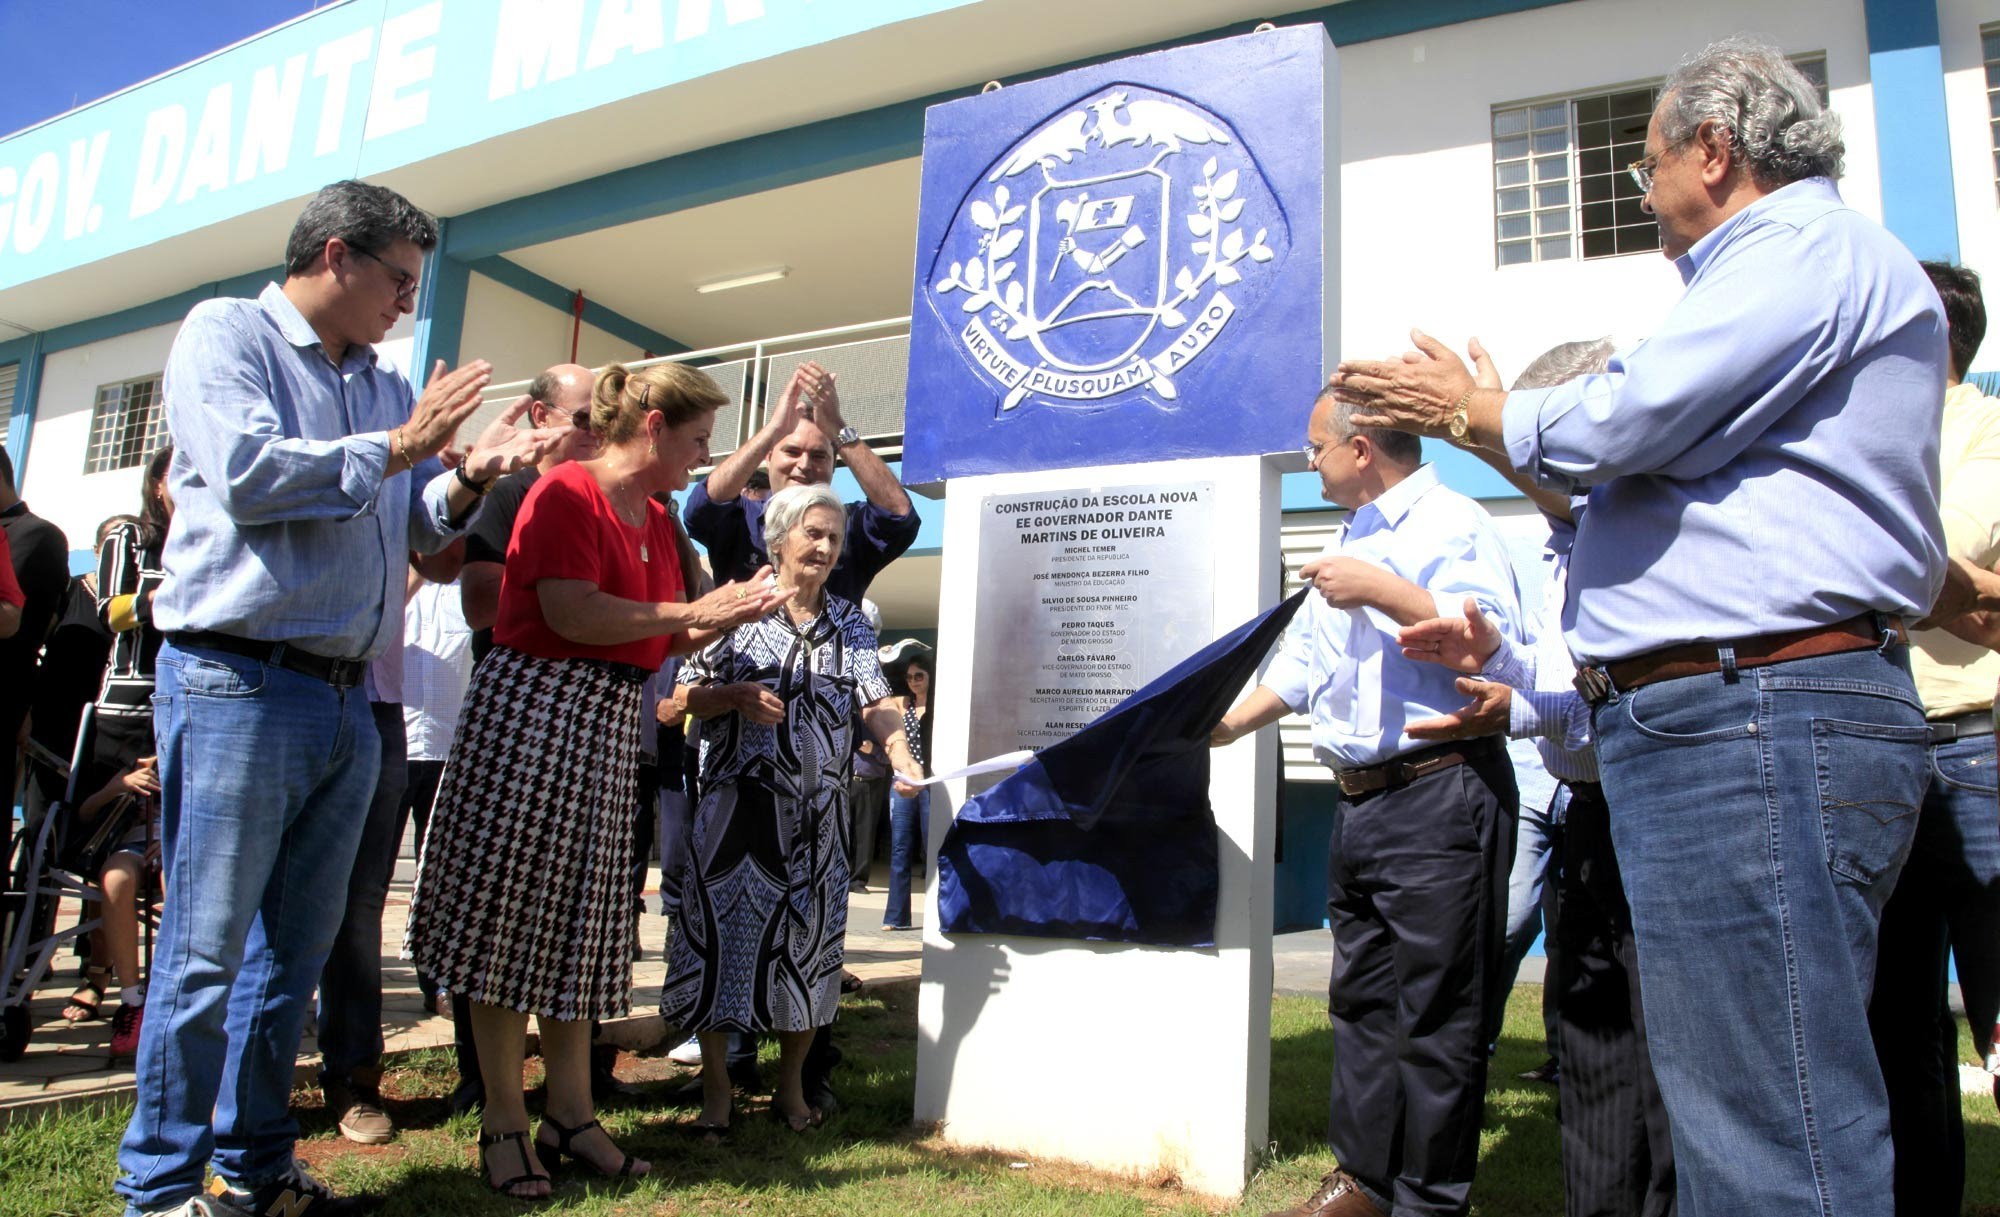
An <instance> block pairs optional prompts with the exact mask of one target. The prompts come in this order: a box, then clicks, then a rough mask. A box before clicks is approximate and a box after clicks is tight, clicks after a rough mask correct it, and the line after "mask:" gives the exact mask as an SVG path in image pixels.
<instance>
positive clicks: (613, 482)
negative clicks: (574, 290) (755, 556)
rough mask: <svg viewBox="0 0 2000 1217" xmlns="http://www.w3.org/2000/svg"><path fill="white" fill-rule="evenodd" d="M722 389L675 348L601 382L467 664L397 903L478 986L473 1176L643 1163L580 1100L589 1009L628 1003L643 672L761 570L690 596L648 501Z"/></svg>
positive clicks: (727, 615) (523, 1194) (450, 967)
mask: <svg viewBox="0 0 2000 1217" xmlns="http://www.w3.org/2000/svg"><path fill="white" fill-rule="evenodd" d="M725 400H727V399H726V398H725V396H724V395H723V393H722V391H721V390H720V389H718V388H716V386H715V383H714V382H713V381H711V380H709V379H708V377H707V376H705V375H703V374H702V373H700V372H697V371H695V370H693V369H691V368H686V367H682V366H679V365H673V364H669V365H663V366H660V367H654V368H648V369H646V370H644V371H641V372H634V373H627V371H626V369H624V368H622V367H618V366H613V367H611V368H609V369H607V370H606V371H605V372H604V374H603V375H602V376H601V377H600V378H599V380H598V382H597V388H596V391H595V395H594V401H593V404H592V409H591V413H590V418H589V423H590V427H591V430H593V431H595V432H596V433H597V434H598V436H599V438H600V439H601V440H602V442H603V452H602V455H601V456H600V457H599V458H598V459H596V460H593V461H588V462H578V461H573V462H570V463H568V464H565V465H560V466H558V467H557V468H555V469H553V470H550V471H548V472H546V473H544V474H543V475H542V476H541V478H540V479H539V480H537V481H536V483H535V485H534V488H533V489H531V490H530V491H529V492H528V497H527V499H526V500H525V501H524V502H523V503H522V505H521V513H520V517H519V519H518V520H517V522H516V523H515V526H514V536H513V539H512V541H511V542H510V543H509V545H508V550H507V567H506V572H507V573H506V578H505V581H504V582H503V584H502V585H501V591H500V612H499V618H498V620H497V621H496V622H495V623H494V628H493V637H494V642H495V647H494V649H493V651H492V652H491V653H489V654H488V655H487V656H486V658H485V660H484V661H483V662H481V664H480V665H479V668H478V669H477V670H476V671H475V672H474V673H473V675H472V685H471V688H470V690H469V691H468V693H467V697H466V704H465V711H464V714H463V717H462V719H461V721H460V724H459V731H458V736H457V738H456V739H454V740H453V742H452V749H451V757H450V759H449V760H448V761H447V762H446V767H445V775H444V780H443V783H442V785H441V786H440V788H439V791H438V799H437V805H436V807H435V809H434V810H433V811H432V813H431V823H430V830H429V832H428V834H427V835H426V837H425V841H424V853H423V859H422V861H421V862H420V863H419V866H418V871H417V888H416V894H415V895H414V897H413V898H412V902H411V908H410V924H409V938H408V948H409V954H410V956H411V957H412V958H413V959H414V960H415V961H416V964H417V967H418V969H419V970H421V971H423V972H427V973H429V974H430V975H432V976H435V977H437V978H438V980H439V981H440V982H441V983H442V984H443V985H444V986H445V987H446V988H448V989H450V990H451V991H452V992H453V993H459V994H463V995H465V996H466V997H467V998H469V999H471V1001H472V1031H473V1039H474V1041H475V1042H476V1044H477V1046H478V1049H479V1066H480V1073H481V1075H482V1076H483V1078H484V1080H485V1084H486V1107H485V1111H484V1114H483V1117H482V1120H481V1135H480V1138H479V1145H480V1149H481V1151H482V1156H483V1164H484V1167H485V1170H486V1181H487V1183H488V1185H489V1186H491V1187H492V1188H493V1189H494V1190H495V1191H500V1192H504V1193H505V1194H507V1195H510V1196H513V1197H516V1198H518V1199H537V1198H540V1197H543V1196H546V1195H548V1193H549V1181H548V1174H547V1172H546V1170H545V1169H543V1168H544V1167H545V1166H554V1165H555V1164H557V1163H558V1162H560V1160H561V1159H562V1158H563V1157H564V1156H565V1155H568V1156H573V1157H575V1158H577V1159H578V1160H579V1161H582V1162H585V1163H588V1164H589V1165H590V1166H592V1167H593V1168H595V1169H596V1170H598V1171H599V1172H601V1173H603V1174H607V1175H641V1174H645V1173H646V1172H647V1170H648V1169H649V1167H648V1166H647V1164H646V1163H644V1162H641V1161H638V1160H637V1159H634V1158H631V1157H629V1156H627V1155H626V1154H625V1153H624V1152H623V1151H621V1150H620V1149H619V1148H618V1147H617V1146H616V1145H614V1144H613V1143H612V1142H611V1139H610V1138H609V1137H608V1136H607V1135H606V1134H605V1132H604V1130H603V1128H602V1127H600V1126H599V1125H598V1124H597V1122H596V1119H595V1118H594V1116H593V1114H592V1103H591V1097H590V1076H589V1060H590V1023H589V1020H590V1019H592V1018H613V1017H617V1016H619V1015H622V1014H624V1013H625V1012H626V1011H627V1010H628V1009H629V1008H630V1005H631V1000H630V990H631V983H632V963H631V959H632V953H631V934H632V922H631V898H632V896H631V887H630V877H629V876H630V871H629V864H630V860H631V859H630V854H631V842H632V817H633V814H634V809H635V801H636V798H637V791H638V777H637V764H638V752H639V744H638V735H639V713H640V706H639V702H640V687H641V684H642V682H643V681H644V680H645V677H646V675H647V674H648V673H650V672H652V671H654V670H656V669H658V668H659V666H660V664H661V663H662V662H663V661H664V660H665V659H666V656H667V653H668V650H669V648H670V646H671V647H672V648H673V649H677V650H685V649H689V648H691V647H693V646H697V645H700V644H702V643H703V642H705V641H706V640H707V639H708V638H711V637H714V636H715V634H716V632H717V631H719V630H722V629H726V628H728V627H729V626H732V625H734V624H736V623H738V622H740V621H743V620H746V619H749V618H752V617H755V616H758V615H760V614H761V613H762V612H763V611H764V609H765V607H766V605H767V603H768V602H770V601H771V600H772V598H773V596H774V593H773V592H772V591H770V590H768V589H766V588H764V587H763V586H762V585H761V583H759V584H756V585H754V586H753V585H748V584H736V585H732V586H730V587H726V588H722V589H719V590H717V591H715V592H712V593H710V594H709V595H707V596H705V597H703V598H702V599H701V600H699V601H696V602H695V603H693V604H687V603H684V602H683V591H682V589H683V585H684V581H683V579H682V575H681V570H680V562H679V559H678V545H677V543H676V539H675V534H674V530H673V525H672V523H671V522H670V521H669V520H668V519H667V515H666V511H665V509H664V508H663V507H661V506H660V504H659V503H657V502H656V501H654V499H653V496H654V495H656V494H660V493H663V492H664V493H671V492H673V491H675V490H679V489H681V488H683V487H685V486H686V485H687V478H688V471H689V470H690V469H693V468H694V467H696V466H697V465H701V464H704V463H706V462H707V460H708V434H709V429H710V427H711V425H712V424H713V422H714V418H715V410H716V407H717V406H719V405H721V404H722V403H723V402H724V401H725ZM529 1014H535V1015H538V1016H540V1021H541V1032H542V1058H543V1060H544V1061H545V1062H546V1064H547V1066H548V1105H547V1108H546V1110H545V1112H544V1114H543V1117H542V1127H541V1129H540V1131H539V1132H537V1133H536V1135H535V1138H534V1145H533V1148H532V1152H531V1150H530V1146H529V1143H528V1132H527V1125H528V1113H527V1108H526V1103H525V1099H524V1096H523V1095H522V1093H521V1064H522V1060H521V1057H522V1045H523V1041H524V1037H525V1032H526V1030H527V1016H528V1015H529Z"/></svg>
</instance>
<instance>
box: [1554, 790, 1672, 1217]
mask: <svg viewBox="0 0 2000 1217" xmlns="http://www.w3.org/2000/svg"><path fill="white" fill-rule="evenodd" d="M1553 868H1554V870H1555V875H1554V879H1553V881H1552V884H1551V886H1552V888H1553V890H1554V894H1555V900H1554V902H1553V904H1552V906H1551V907H1550V908H1549V910H1548V912H1549V930H1548V934H1549V939H1550V943H1551V945H1552V946H1555V947H1556V948H1557V949H1555V950H1551V951H1550V952H1549V989H1548V991H1549V992H1550V993H1552V994H1554V997H1555V1010H1556V1024H1557V1029H1558V1030H1557V1035H1558V1038H1559V1040H1560V1042H1561V1044H1562V1083H1561V1085H1562V1150H1563V1193H1564V1196H1565V1198H1566V1200H1567V1204H1568V1208H1567V1210H1566V1211H1567V1213H1568V1217H1671V1214H1672V1213H1673V1212H1674V1211H1675V1197H1674V1188H1675V1183H1674V1143H1673V1137H1672V1135H1671V1133H1670V1132H1669V1130H1668V1126H1667V1107H1666V1104H1665V1103H1664V1102H1663V1101H1662V1100H1661V1098H1660V1084H1659V1082H1658V1081H1657V1080H1656V1079H1655V1078H1654V1076H1653V1058H1652V1056H1651V1054H1650V1053H1649V1052H1648V1051H1647V1049H1646V1017H1645V1014H1644V1012H1643V1011H1642V1009H1641V1007H1640V1004H1639V962H1638V952H1637V948H1636V946H1635V945H1634V943H1633V939H1632V910H1631V908H1630V907H1629V906H1628V905H1627V904H1626V903H1625V888H1624V885H1623V882H1622V880H1621V879H1620V877H1619V874H1618V857H1617V855H1616V853H1614V852H1613V850H1612V848H1611V815H1610V812H1609V810H1608V809H1607V808H1606V806H1605V803H1604V790H1603V787H1601V786H1598V785H1597V784H1596V783H1594V782H1590V783H1577V784H1574V785H1572V786H1571V787H1570V802H1569V813H1568V818H1567V820H1566V821H1565V823H1564V827H1563V832H1562V834H1561V836H1559V837H1558V838H1557V844H1556V853H1555V857H1554V860H1553Z"/></svg>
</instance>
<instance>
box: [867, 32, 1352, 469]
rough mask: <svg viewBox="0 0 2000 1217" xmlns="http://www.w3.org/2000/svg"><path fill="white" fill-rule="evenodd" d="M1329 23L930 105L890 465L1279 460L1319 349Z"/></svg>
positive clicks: (1333, 87)
mask: <svg viewBox="0 0 2000 1217" xmlns="http://www.w3.org/2000/svg"><path fill="white" fill-rule="evenodd" d="M1337 96H1338V88H1337V83H1336V80H1335V76H1334V50H1333V45H1332V43H1331V42H1329V41H1328V40H1327V37H1326V32H1325V30H1324V28H1323V27H1320V26H1317V25H1314V26H1310V27H1302V28H1298V29H1283V30H1267V31H1264V32H1261V33H1255V34H1248V35H1245V36H1243V37H1240V38H1230V39H1225V40H1222V41H1219V42H1211V43H1206V44H1203V45H1200V46H1192V47H1183V48H1179V49H1176V50H1171V51H1161V52H1157V53H1154V54H1150V55H1140V56H1136V57H1133V58H1130V59H1123V60H1119V61H1117V62H1114V63H1108V64H1101V65H1097V66H1093V67H1088V68H1079V69H1077V70H1075V71H1071V72H1066V73H1064V74H1062V75H1060V76H1055V77H1051V78H1049V79H1046V80H1039V81H1033V82H1030V83H1026V84H1018V85H1011V86H1008V87H1006V88H1003V89H999V90H996V91H994V92H992V93H986V94H981V95H979V96H976V97H968V98H965V99H963V100H960V101H954V102H947V103H945V104H943V105H938V106H933V107H932V108H931V109H930V111H929V113H928V114H927V115H926V118H925V123H924V165H923V191H922V201H921V205H920V210H919V214H918V220H917V261H916V285H915V292H914V298H913V301H912V305H911V314H912V317H911V322H910V373H909V395H908V408H907V412H906V419H907V422H906V424H905V430H906V438H905V443H904V453H903V461H904V468H903V475H904V478H905V480H906V481H909V482H912V483H923V482H932V481H937V480H939V479H941V478H950V477H960V476H965V475H970V474H983V473H1016V472H1025V471H1029V470H1037V469H1061V468H1074V467H1077V466H1082V465H1108V464H1120V463H1127V462H1133V461H1145V460H1164V459H1176V458H1186V457H1204V456H1243V455H1252V454H1257V453H1264V452H1277V451H1282V450H1284V449H1287V448H1291V447H1294V446H1296V445H1297V442H1298V436H1299V434H1300V429H1301V425H1302V424H1301V419H1302V418H1303V416H1304V411H1305V408H1306V406H1307V404H1308V403H1309V402H1310V401H1311V399H1312V395H1313V394H1314V392H1316V391H1317V388H1318V386H1319V384H1320V383H1321V381H1322V379H1323V376H1324V373H1325V371H1326V370H1329V369H1331V367H1332V366H1333V363H1334V361H1335V351H1334V343H1335V340H1336V336H1337V334H1338V331H1339V325H1338V317H1337V313H1336V308H1335V303H1334V302H1335V299H1336V292H1337V289H1338V273H1337V267H1336V261H1335V252H1334V251H1335V249H1336V248H1337V244H1338V242H1337V240H1335V241H1329V240H1328V239H1327V238H1328V234H1330V233H1331V234H1335V235H1336V236H1337V234H1338V231H1339V229H1338V216H1339V211H1338V197H1339V163H1338V158H1337V155H1336V149H1335V143H1336V127H1335V124H1334V122H1333V117H1334V116H1333V114H1332V112H1331V109H1330V107H1331V105H1332V103H1333V99H1335V98H1336V97H1337Z"/></svg>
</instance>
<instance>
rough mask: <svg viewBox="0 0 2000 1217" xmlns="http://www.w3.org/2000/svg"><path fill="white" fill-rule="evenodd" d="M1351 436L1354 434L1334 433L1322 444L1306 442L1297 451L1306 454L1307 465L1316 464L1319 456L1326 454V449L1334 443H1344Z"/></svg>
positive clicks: (1351, 437) (1333, 445)
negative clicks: (1334, 434)
mask: <svg viewBox="0 0 2000 1217" xmlns="http://www.w3.org/2000/svg"><path fill="white" fill-rule="evenodd" d="M1353 438H1354V436H1353V435H1352V434H1349V435H1336V436H1334V437H1333V438H1332V439H1330V440H1328V441H1326V442H1325V443H1324V444H1306V445H1305V446H1303V447H1301V448H1300V449H1299V451H1301V452H1303V453H1305V454H1306V464H1307V465H1317V464H1318V463H1319V458H1320V457H1322V456H1325V455H1326V450H1327V449H1328V448H1332V447H1335V446H1336V445H1339V444H1344V443H1346V442H1347V441H1348V440H1351V439H1353Z"/></svg>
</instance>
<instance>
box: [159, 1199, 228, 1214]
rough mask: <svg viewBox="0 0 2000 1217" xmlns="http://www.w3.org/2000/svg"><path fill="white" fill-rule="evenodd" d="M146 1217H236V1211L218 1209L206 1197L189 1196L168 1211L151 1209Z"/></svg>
mask: <svg viewBox="0 0 2000 1217" xmlns="http://www.w3.org/2000/svg"><path fill="white" fill-rule="evenodd" d="M146 1217H236V1210H235V1209H229V1210H227V1211H225V1210H223V1209H219V1208H217V1207H215V1205H214V1204H212V1203H210V1201H209V1199H208V1197H206V1196H189V1197H188V1198H187V1199H186V1200H183V1201H181V1202H180V1203H179V1204H177V1205H175V1206H174V1207H172V1208H170V1209H153V1210H151V1211H149V1212H148V1213H147V1214H146Z"/></svg>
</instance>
